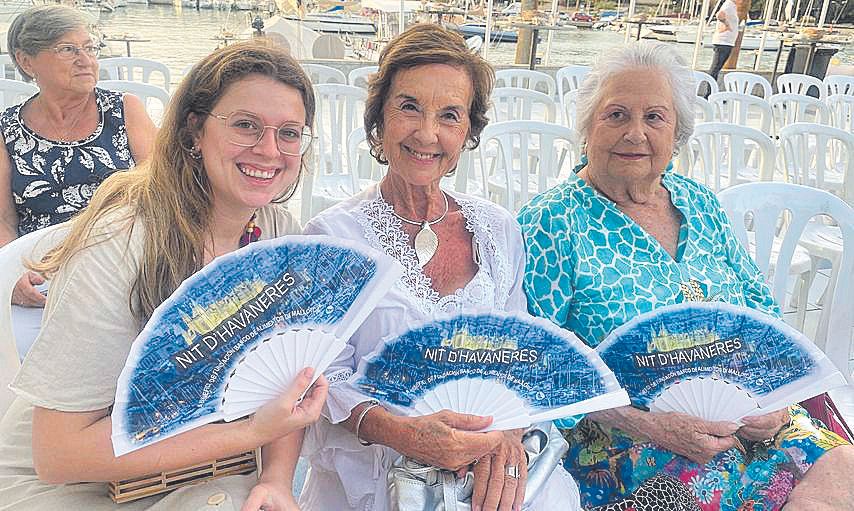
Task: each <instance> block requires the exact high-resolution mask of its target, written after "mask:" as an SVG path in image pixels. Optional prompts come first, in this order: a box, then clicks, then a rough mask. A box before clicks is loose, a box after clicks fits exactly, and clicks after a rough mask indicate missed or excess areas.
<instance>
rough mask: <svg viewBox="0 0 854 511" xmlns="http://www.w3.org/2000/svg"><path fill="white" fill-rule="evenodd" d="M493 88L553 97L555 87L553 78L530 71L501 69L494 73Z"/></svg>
mask: <svg viewBox="0 0 854 511" xmlns="http://www.w3.org/2000/svg"><path fill="white" fill-rule="evenodd" d="M495 87H496V88H497V87H519V88H522V89H531V90H535V91H538V92H542V93H545V94H547V95H548V96H549V97H551V98H553V97H555V94H556V93H557V85H556V84H555V80H554V78H552V77H551V76H550V75H547V74H546V73H543V72H541V71H533V70H531V69H502V70H500V71H496V72H495Z"/></svg>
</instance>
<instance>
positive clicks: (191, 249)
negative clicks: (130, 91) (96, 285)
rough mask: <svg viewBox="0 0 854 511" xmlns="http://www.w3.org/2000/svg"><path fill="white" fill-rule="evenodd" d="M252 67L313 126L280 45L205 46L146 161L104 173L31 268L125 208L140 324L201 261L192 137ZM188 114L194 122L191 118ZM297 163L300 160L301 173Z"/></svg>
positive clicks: (78, 245)
mask: <svg viewBox="0 0 854 511" xmlns="http://www.w3.org/2000/svg"><path fill="white" fill-rule="evenodd" d="M252 74H260V75H264V76H268V77H270V78H272V79H274V80H277V81H279V82H281V83H283V84H285V85H288V86H291V87H294V88H295V89H297V90H298V91H299V92H300V94H301V96H302V100H303V105H304V106H305V124H306V125H307V126H312V125H313V121H314V111H315V104H314V93H313V90H312V86H311V82H310V81H309V79H308V77H307V76H306V74H305V72H304V71H303V70H302V68H301V67H300V66H299V64H298V63H297V62H296V61H295V60H294V59H293V58H291V56H290V55H289V54H288V53H287V51H285V50H284V49H283V48H281V47H279V46H276V45H274V44H273V43H271V42H270V41H266V40H263V39H255V40H252V41H248V42H243V43H238V44H233V45H229V46H227V47H225V48H223V49H220V50H217V51H215V52H213V53H211V54H210V55H208V56H207V57H205V58H204V59H203V60H201V61H200V62H199V63H197V64H196V65H195V66H194V67H193V69H192V70H191V71H190V73H189V74H188V75H187V76H186V77H185V78H184V80H183V81H182V82H181V85H180V86H179V87H178V89H177V91H176V92H175V94H174V96H173V97H172V101H171V102H170V104H169V107H168V109H167V110H166V113H165V117H164V119H163V124H162V127H161V128H160V131H159V132H158V134H157V138H156V140H155V143H154V148H153V150H152V154H151V156H150V158H149V160H148V161H146V162H144V163H142V164H140V165H139V166H138V167H136V168H135V169H133V170H131V171H127V172H116V173H114V174H112V175H111V176H110V177H109V178H107V179H106V180H105V181H104V182H103V183H102V184H101V185H100V186H99V187H98V189H97V190H96V192H95V194H94V196H93V197H92V199H91V201H90V202H89V205H88V206H87V207H86V208H85V209H84V210H83V211H81V212H80V213H79V214H78V215H77V216H75V218H74V219H73V220H72V224H71V230H70V232H69V235H68V237H67V238H66V239H65V240H64V241H63V242H62V243H61V244H60V245H59V246H57V247H56V248H55V249H53V250H52V251H50V252H49V253H48V254H47V255H46V256H45V257H44V258H43V259H42V260H41V261H40V262H38V263H32V264H31V265H30V267H31V268H32V269H33V270H34V271H37V272H39V273H41V274H42V275H44V276H45V277H48V278H49V277H51V276H52V275H54V274H55V273H56V272H57V271H58V270H59V269H60V267H61V266H62V265H63V264H64V263H66V262H67V261H68V260H69V259H71V258H72V257H73V256H74V255H75V254H77V253H78V252H80V251H81V250H83V249H85V248H88V247H91V246H93V245H95V244H97V243H98V241H97V239H96V236H95V234H94V231H93V227H95V226H96V225H97V224H98V223H99V221H103V220H104V219H105V218H104V217H106V216H108V215H111V216H110V217H109V218H108V220H109V221H111V222H114V221H116V220H114V218H113V215H117V214H118V212H121V213H122V214H124V213H125V212H126V213H127V214H126V215H125V216H124V217H122V216H121V215H119V216H118V218H117V220H118V221H126V222H127V224H128V228H132V227H133V225H134V223H136V222H141V223H142V226H144V232H145V234H144V245H143V254H144V255H143V259H142V261H141V262H140V267H139V272H138V274H137V276H136V279H135V281H134V283H133V287H132V289H131V295H130V297H129V305H130V309H131V312H132V313H133V315H134V318H135V319H136V320H137V321H139V323H140V325H142V324H144V323H145V322H146V321H147V320H148V318H149V317H150V316H151V313H152V312H153V311H154V309H155V308H156V307H157V306H158V305H159V304H160V303H162V302H163V301H164V300H165V299H166V298H168V297H169V295H171V294H172V292H173V291H175V289H177V288H178V286H179V285H180V283H181V282H182V281H183V280H184V279H186V278H187V277H189V276H190V275H192V274H193V273H195V272H196V271H198V270H199V269H200V268H201V266H202V261H203V256H204V253H203V250H204V245H205V241H206V240H208V239H209V236H210V229H209V227H210V221H211V200H210V198H211V197H212V192H211V185H210V182H209V181H208V177H207V173H206V172H205V169H204V166H203V165H202V160H200V159H195V158H193V157H192V156H191V148H192V147H193V136H194V134H196V133H197V132H198V130H199V129H200V128H201V124H202V122H203V119H204V118H205V114H207V113H208V112H211V111H212V109H213V108H214V106H215V105H216V103H217V102H218V101H219V99H220V97H221V96H222V95H223V93H224V92H225V91H226V89H227V88H228V87H229V85H231V84H233V83H235V82H238V81H240V80H242V79H243V78H245V77H247V76H249V75H252ZM190 114H195V115H194V116H191V115H190ZM193 117H194V118H196V119H198V121H197V122H195V123H192V122H191V118H193ZM304 167H305V164H304V163H303V164H301V166H300V176H301V175H302V173H303V171H304ZM298 182H299V177H298V178H297V180H296V182H295V183H294V184H293V185H292V186H291V187H290V188H289V189H288V190H286V191H285V193H284V194H283V195H282V196H281V197H279V198H278V199H277V201H285V200H287V199H289V198H290V197H291V196H292V195H293V193H294V190H295V189H296V186H297V184H298ZM116 231H118V229H116ZM98 239H99V238H98Z"/></svg>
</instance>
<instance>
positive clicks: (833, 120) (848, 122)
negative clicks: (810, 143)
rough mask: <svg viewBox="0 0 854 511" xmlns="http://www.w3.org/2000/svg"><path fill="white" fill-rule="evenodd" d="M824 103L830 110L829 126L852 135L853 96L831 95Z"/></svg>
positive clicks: (853, 125)
mask: <svg viewBox="0 0 854 511" xmlns="http://www.w3.org/2000/svg"><path fill="white" fill-rule="evenodd" d="M825 103H827V108H828V109H829V110H830V125H831V126H833V127H834V128H839V129H841V130H843V131H847V132H848V133H854V94H833V95H832V96H828V97H827V99H826V100H825Z"/></svg>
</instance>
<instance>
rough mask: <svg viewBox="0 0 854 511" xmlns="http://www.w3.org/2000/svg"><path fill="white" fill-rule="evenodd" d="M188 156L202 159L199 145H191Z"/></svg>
mask: <svg viewBox="0 0 854 511" xmlns="http://www.w3.org/2000/svg"><path fill="white" fill-rule="evenodd" d="M190 158H192V159H194V160H201V159H202V150H201V149H199V146H197V145H194V146H193V147H191V148H190Z"/></svg>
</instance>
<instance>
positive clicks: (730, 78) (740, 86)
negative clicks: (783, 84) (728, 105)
mask: <svg viewBox="0 0 854 511" xmlns="http://www.w3.org/2000/svg"><path fill="white" fill-rule="evenodd" d="M757 88H758V89H759V92H761V93H762V97H763V98H765V99H768V98H770V97H771V82H769V81H768V80H766V79H765V78H763V77H761V76H759V75H756V74H753V73H744V72H741V71H732V72H730V73H727V74H725V75H724V89H726V90H727V91H728V92H738V93H741V94H755V93H756V89H757Z"/></svg>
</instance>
